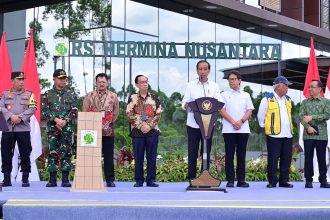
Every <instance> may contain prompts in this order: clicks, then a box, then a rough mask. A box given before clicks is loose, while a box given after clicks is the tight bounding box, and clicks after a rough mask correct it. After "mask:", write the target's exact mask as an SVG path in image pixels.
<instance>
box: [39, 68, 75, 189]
mask: <svg viewBox="0 0 330 220" xmlns="http://www.w3.org/2000/svg"><path fill="white" fill-rule="evenodd" d="M53 79H54V86H53V88H52V89H50V90H48V91H47V92H45V94H43V96H42V114H43V116H44V117H45V118H46V120H47V135H48V146H49V153H48V171H49V173H50V178H49V182H48V183H47V185H46V187H56V186H57V183H56V174H57V168H58V166H59V157H60V156H61V165H62V187H71V184H70V182H69V172H70V170H71V155H72V145H73V121H74V120H75V119H76V118H77V105H78V96H77V94H76V93H75V92H74V90H72V89H69V88H68V87H67V85H66V82H67V75H66V72H65V71H64V70H62V69H58V70H56V71H55V72H54V74H53Z"/></svg>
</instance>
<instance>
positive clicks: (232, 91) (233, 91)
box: [229, 88, 242, 93]
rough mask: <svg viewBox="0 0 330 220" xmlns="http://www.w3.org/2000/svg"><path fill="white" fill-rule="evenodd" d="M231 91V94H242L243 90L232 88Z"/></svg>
mask: <svg viewBox="0 0 330 220" xmlns="http://www.w3.org/2000/svg"><path fill="white" fill-rule="evenodd" d="M229 91H230V92H231V93H235V92H238V93H241V92H242V91H241V89H238V90H235V89H232V88H230V89H229Z"/></svg>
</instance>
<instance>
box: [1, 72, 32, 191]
mask: <svg viewBox="0 0 330 220" xmlns="http://www.w3.org/2000/svg"><path fill="white" fill-rule="evenodd" d="M11 81H12V84H13V87H12V89H10V90H6V91H4V93H3V95H2V97H1V100H0V109H1V112H2V114H3V115H4V118H5V119H6V121H7V126H8V128H9V132H3V133H2V138H1V157H2V172H3V174H4V180H3V182H2V186H11V180H10V173H11V171H12V168H13V166H12V158H13V152H14V151H13V150H14V147H15V144H16V141H17V145H18V150H19V153H20V158H21V172H23V175H22V186H23V187H28V186H30V183H29V173H30V172H31V161H30V154H31V151H32V146H31V137H30V118H31V116H32V115H33V114H34V112H35V111H36V107H37V102H36V99H35V97H34V95H33V93H32V92H31V91H28V90H25V89H24V73H23V72H12V74H11Z"/></svg>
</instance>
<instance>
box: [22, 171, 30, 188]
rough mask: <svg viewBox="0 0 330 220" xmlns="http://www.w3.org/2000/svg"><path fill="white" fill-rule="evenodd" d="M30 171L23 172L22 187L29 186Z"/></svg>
mask: <svg viewBox="0 0 330 220" xmlns="http://www.w3.org/2000/svg"><path fill="white" fill-rule="evenodd" d="M29 186H30V183H29V173H28V172H23V174H22V187H29Z"/></svg>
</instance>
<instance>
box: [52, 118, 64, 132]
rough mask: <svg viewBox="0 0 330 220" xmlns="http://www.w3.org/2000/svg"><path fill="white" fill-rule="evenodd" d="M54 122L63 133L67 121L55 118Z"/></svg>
mask: <svg viewBox="0 0 330 220" xmlns="http://www.w3.org/2000/svg"><path fill="white" fill-rule="evenodd" d="M54 122H55V123H56V125H55V126H56V127H57V129H58V130H60V131H62V129H63V128H64V127H65V126H66V120H63V119H60V118H55V119H54Z"/></svg>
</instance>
